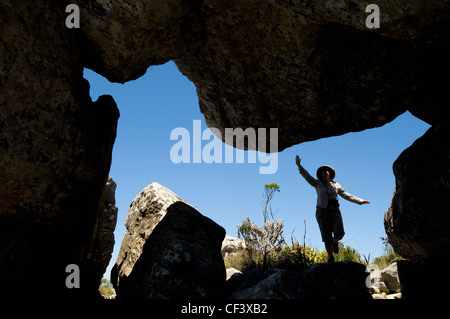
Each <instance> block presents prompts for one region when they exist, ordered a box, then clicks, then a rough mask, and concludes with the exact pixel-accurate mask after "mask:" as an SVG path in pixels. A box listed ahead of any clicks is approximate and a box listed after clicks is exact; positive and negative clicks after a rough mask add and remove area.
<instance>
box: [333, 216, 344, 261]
mask: <svg viewBox="0 0 450 319" xmlns="http://www.w3.org/2000/svg"><path fill="white" fill-rule="evenodd" d="M333 234H334V236H333V237H334V238H333V252H334V253H335V254H338V253H339V241H340V240H341V239H342V238H344V234H345V232H344V223H343V221H342V215H341V212H340V211H339V210H337V211H336V214H335V216H334V218H333Z"/></svg>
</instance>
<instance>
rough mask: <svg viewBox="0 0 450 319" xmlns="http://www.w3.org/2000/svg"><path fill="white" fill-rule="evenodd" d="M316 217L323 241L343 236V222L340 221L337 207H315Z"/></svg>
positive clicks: (340, 217)
mask: <svg viewBox="0 0 450 319" xmlns="http://www.w3.org/2000/svg"><path fill="white" fill-rule="evenodd" d="M316 219H317V223H318V224H319V228H320V234H321V235H322V241H323V242H329V241H331V240H333V238H339V239H341V238H342V237H344V234H345V232H344V224H343V223H342V216H341V212H340V210H339V209H328V208H322V207H316ZM333 235H334V236H333Z"/></svg>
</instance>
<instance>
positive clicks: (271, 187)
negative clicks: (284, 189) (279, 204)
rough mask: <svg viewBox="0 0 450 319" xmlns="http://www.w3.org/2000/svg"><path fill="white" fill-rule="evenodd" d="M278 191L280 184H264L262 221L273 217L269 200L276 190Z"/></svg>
mask: <svg viewBox="0 0 450 319" xmlns="http://www.w3.org/2000/svg"><path fill="white" fill-rule="evenodd" d="M279 191H280V185H278V184H277V183H271V184H265V185H264V192H263V198H264V211H263V216H264V223H266V221H267V220H268V219H269V215H270V218H271V219H273V218H274V217H273V212H272V205H270V201H271V200H272V198H273V196H274V195H275V193H276V192H279Z"/></svg>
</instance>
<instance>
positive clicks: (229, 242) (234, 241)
mask: <svg viewBox="0 0 450 319" xmlns="http://www.w3.org/2000/svg"><path fill="white" fill-rule="evenodd" d="M245 249H246V246H245V241H244V240H242V239H239V238H235V237H232V236H230V235H226V236H225V239H224V240H223V242H222V249H221V252H222V257H223V258H225V257H227V256H229V255H232V254H236V253H237V252H240V251H244V250H245Z"/></svg>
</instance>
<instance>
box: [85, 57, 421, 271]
mask: <svg viewBox="0 0 450 319" xmlns="http://www.w3.org/2000/svg"><path fill="white" fill-rule="evenodd" d="M84 76H85V78H86V79H87V80H88V81H89V83H90V85H91V90H90V95H91V97H92V99H93V100H94V101H95V100H97V98H98V96H100V95H103V94H109V95H112V96H113V97H114V100H115V101H116V103H117V105H118V108H119V110H120V114H121V115H120V119H119V124H118V131H117V138H116V142H115V144H114V150H113V157H112V165H111V171H110V176H112V177H113V179H114V180H115V181H116V183H117V190H116V204H117V206H118V207H119V214H118V219H117V226H116V231H115V239H116V244H115V247H114V252H113V256H112V258H111V262H110V266H109V267H108V269H107V272H106V273H105V275H104V276H105V277H106V278H109V272H110V269H111V267H112V265H113V264H114V263H115V261H116V259H117V255H118V252H119V250H120V245H121V241H122V238H123V236H124V233H125V230H126V229H125V226H124V223H125V216H126V214H127V211H128V208H129V205H130V203H131V202H132V201H133V199H134V198H135V197H136V195H138V194H139V193H140V192H141V190H142V189H143V188H145V187H146V186H148V185H149V184H151V183H152V182H157V183H159V184H161V185H163V186H165V187H167V188H169V189H170V190H172V191H173V192H175V193H176V194H178V195H179V196H180V197H182V198H183V199H185V200H186V201H188V202H189V203H191V204H192V205H193V206H195V207H196V208H197V209H198V210H199V211H200V212H201V213H202V214H203V215H205V216H207V217H209V218H211V219H212V220H214V221H215V222H216V223H218V224H219V225H221V226H222V227H224V228H225V230H226V232H227V233H228V234H229V235H231V236H235V237H236V226H237V225H239V224H240V223H241V221H242V220H243V219H245V218H246V217H247V216H248V217H250V219H251V220H252V221H253V222H256V223H257V224H259V225H261V224H262V220H263V217H262V210H263V207H262V199H263V197H262V192H263V187H264V184H266V183H272V182H274V183H277V184H279V185H280V192H279V193H276V195H275V197H274V199H273V201H272V207H273V209H274V211H276V212H277V213H276V215H275V218H276V219H284V224H285V226H284V236H285V238H286V240H287V242H288V243H289V242H290V238H291V233H292V231H293V230H295V231H294V235H295V237H296V238H297V240H298V241H300V242H302V241H303V234H304V231H305V229H304V220H306V243H307V245H309V246H312V247H314V248H316V249H323V244H322V242H321V239H320V232H319V228H318V225H317V222H316V220H315V204H316V192H315V190H314V188H312V187H311V186H310V185H309V184H307V183H306V181H305V180H304V179H303V178H302V177H301V176H300V175H299V173H298V170H297V167H296V165H295V155H297V154H298V155H299V156H300V157H301V159H302V165H303V166H304V167H305V168H306V169H307V170H308V171H309V172H310V173H311V175H313V176H314V175H315V171H316V169H317V168H318V167H319V166H321V165H324V164H326V165H330V166H333V167H334V168H335V169H336V178H335V180H336V181H337V182H339V183H340V184H341V185H342V186H343V187H344V188H345V189H346V190H347V191H348V192H349V193H350V194H353V195H356V196H358V197H360V198H363V199H367V200H369V201H371V204H370V205H362V206H359V205H356V204H353V203H350V202H347V201H345V200H344V199H340V203H341V211H342V216H343V220H344V228H345V233H346V235H345V237H344V238H343V240H342V242H343V243H344V245H349V246H351V247H353V248H355V249H356V250H358V252H359V253H360V254H361V255H366V256H368V255H369V254H370V256H371V258H373V257H377V256H379V255H381V254H382V253H383V245H382V242H381V240H380V237H381V236H385V235H386V234H385V231H384V226H383V216H384V213H385V211H386V209H387V208H388V206H389V205H390V202H391V198H392V194H393V191H394V187H395V178H394V175H393V172H392V164H393V162H394V161H395V159H396V158H397V157H398V156H399V155H400V153H401V152H402V151H403V150H404V149H405V148H407V147H408V146H410V145H411V144H412V143H413V142H414V140H415V139H417V138H418V137H420V136H421V135H423V134H424V133H425V131H426V130H427V129H428V128H429V125H428V124H426V123H425V122H423V121H421V120H419V119H417V118H415V117H414V116H412V115H411V114H410V113H408V112H406V113H404V114H403V115H401V116H399V117H398V118H397V119H395V120H394V121H393V122H391V123H388V124H386V125H384V126H383V127H381V128H375V129H370V130H365V131H363V132H358V133H348V134H345V135H342V136H338V137H332V138H326V139H320V140H317V141H313V142H306V143H302V144H300V145H295V146H292V147H290V148H288V149H286V150H284V151H282V152H280V153H279V154H278V170H277V172H276V173H275V174H272V175H260V174H259V167H260V166H262V165H264V164H261V163H260V162H258V161H257V162H256V163H247V155H246V157H245V159H246V162H245V163H243V164H241V163H232V164H230V163H221V164H217V163H211V164H206V163H200V164H197V163H190V164H184V163H180V164H174V163H173V162H172V161H171V159H170V150H171V148H172V147H173V146H174V145H175V143H176V142H177V141H174V140H170V134H171V132H172V130H174V129H175V128H178V127H182V128H186V129H187V130H188V131H189V132H192V131H193V121H194V120H201V130H202V132H203V130H205V129H206V128H207V127H206V124H205V121H204V116H203V115H202V114H201V112H200V109H199V105H198V99H197V94H196V90H195V86H194V84H193V83H191V82H190V81H189V80H188V79H187V78H186V77H184V76H183V75H182V74H181V73H180V72H179V71H178V69H177V67H176V66H175V64H174V63H173V62H168V63H166V64H164V65H161V66H152V67H150V68H149V69H148V70H147V73H146V74H145V75H144V76H143V77H141V78H139V79H138V80H136V81H131V82H128V83H126V84H123V85H122V84H117V83H110V82H108V81H107V80H106V79H105V78H103V77H101V76H99V75H97V74H96V73H94V72H92V71H91V70H88V69H85V72H84ZM191 139H192V134H191ZM207 143H208V141H203V144H202V146H205V145H206V144H207ZM191 146H192V144H191ZM191 151H192V148H191ZM191 156H192V155H191ZM223 156H224V155H223Z"/></svg>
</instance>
